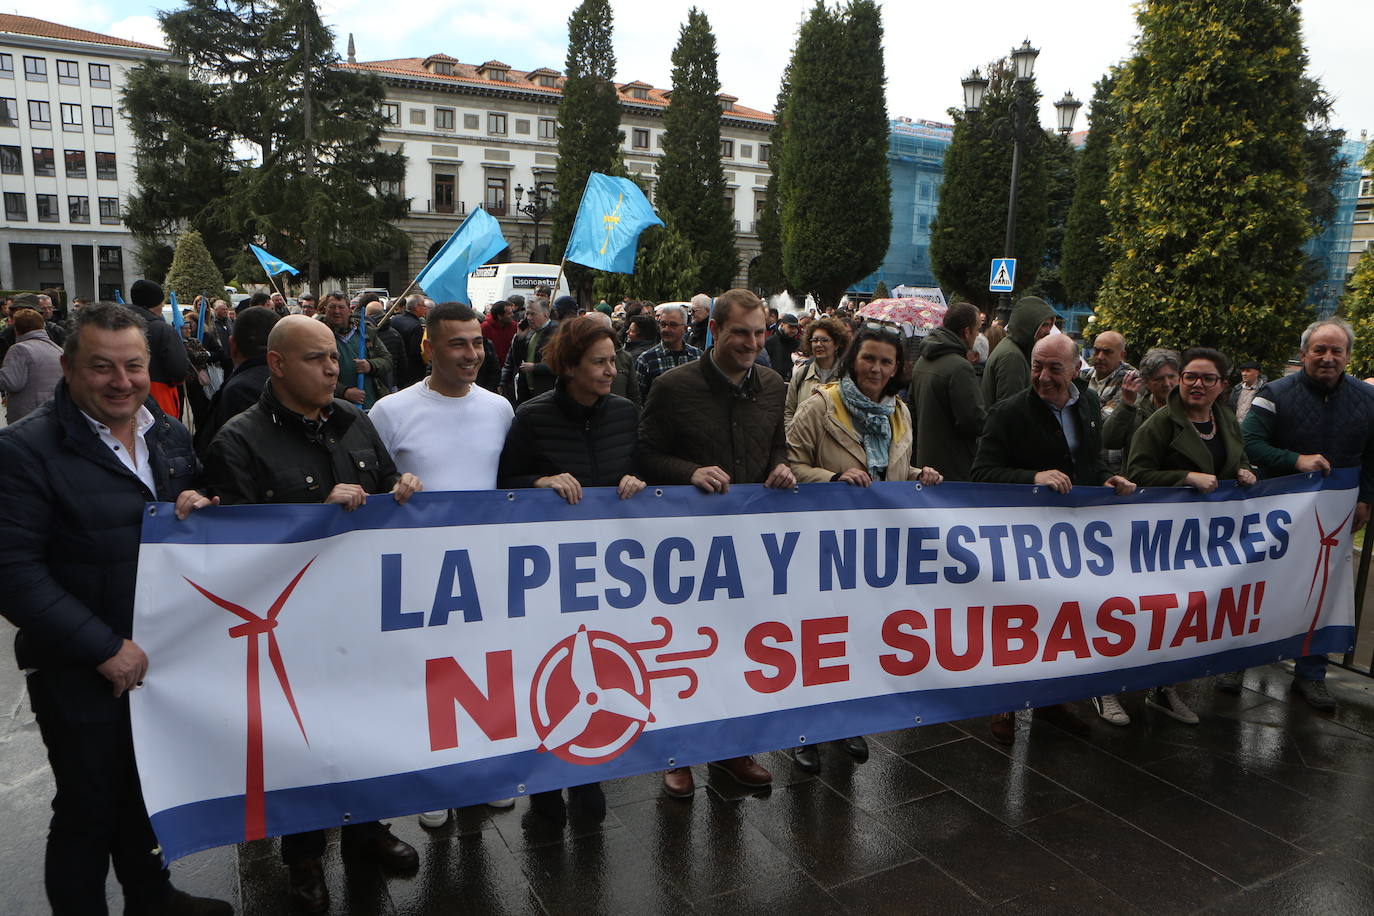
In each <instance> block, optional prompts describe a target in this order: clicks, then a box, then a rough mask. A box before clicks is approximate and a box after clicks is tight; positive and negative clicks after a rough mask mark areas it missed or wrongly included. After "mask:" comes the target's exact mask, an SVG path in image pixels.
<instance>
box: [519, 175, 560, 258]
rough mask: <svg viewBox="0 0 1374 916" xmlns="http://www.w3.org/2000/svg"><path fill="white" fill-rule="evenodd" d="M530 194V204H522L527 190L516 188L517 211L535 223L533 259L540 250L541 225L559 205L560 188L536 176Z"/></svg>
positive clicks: (531, 250) (531, 253)
mask: <svg viewBox="0 0 1374 916" xmlns="http://www.w3.org/2000/svg"><path fill="white" fill-rule="evenodd" d="M529 192H530V202H529V203H527V204H522V203H521V201H522V200H523V199H524V196H525V188H523V187H521V186H520V185H516V186H515V211H516V212H517V213H523V214H525V215H526V216H528V217H529V218H530V219H531V220H532V221H533V222H534V247H533V248H531V249H530V257H531V259H532V258H533V257H534V252H535V251H537V250H538V248H539V224H540V223H541V222H543V221H544V219H545V218H546V217H547V216H548V215H549V212H550V211H551V210H552V209H553V205H554V204H556V203H558V188H556V187H554V184H553V182H551V181H540V180H539V176H537V175H536V176H535V181H534V187H532V188H530V189H529Z"/></svg>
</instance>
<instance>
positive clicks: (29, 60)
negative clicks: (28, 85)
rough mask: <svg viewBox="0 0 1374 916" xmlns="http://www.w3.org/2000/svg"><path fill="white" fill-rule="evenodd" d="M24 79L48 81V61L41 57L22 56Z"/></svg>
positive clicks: (39, 81) (40, 81)
mask: <svg viewBox="0 0 1374 916" xmlns="http://www.w3.org/2000/svg"><path fill="white" fill-rule="evenodd" d="M24 79H26V80H32V81H33V82H35V83H46V82H47V81H48V62H47V61H46V60H44V59H43V58H41V57H26V58H24Z"/></svg>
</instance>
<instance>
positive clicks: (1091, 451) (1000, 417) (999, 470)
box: [973, 334, 1135, 744]
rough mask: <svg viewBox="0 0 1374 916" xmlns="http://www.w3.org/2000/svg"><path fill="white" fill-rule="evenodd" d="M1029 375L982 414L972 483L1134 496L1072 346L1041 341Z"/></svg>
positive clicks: (1000, 722) (1009, 723) (1055, 711)
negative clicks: (1107, 454)
mask: <svg viewBox="0 0 1374 916" xmlns="http://www.w3.org/2000/svg"><path fill="white" fill-rule="evenodd" d="M1030 372H1031V387H1030V388H1028V389H1026V390H1025V391H1023V392H1021V393H1020V394H1014V395H1011V396H1010V397H1008V398H1006V399H1005V400H1002V401H1000V402H998V403H997V404H996V405H995V406H994V407H993V408H992V409H991V410H989V411H988V419H987V424H986V425H985V426H984V427H983V438H982V439H981V440H979V443H978V456H977V457H976V458H974V460H973V479H974V480H976V481H978V482H980V483H1017V484H1034V485H1037V486H1042V487H1048V488H1050V489H1051V490H1053V491H1054V492H1056V493H1067V492H1069V491H1070V490H1072V489H1073V488H1074V487H1075V486H1085V487H1095V486H1102V485H1105V486H1109V487H1112V488H1113V489H1115V490H1116V492H1117V494H1118V495H1120V496H1126V495H1128V494H1130V493H1134V492H1135V484H1133V483H1131V482H1130V481H1129V480H1127V479H1126V478H1125V477H1122V476H1120V475H1115V476H1114V475H1112V473H1111V471H1110V470H1108V468H1107V462H1106V460H1105V459H1104V458H1103V456H1102V410H1101V408H1100V407H1099V406H1098V402H1097V395H1095V394H1093V393H1092V391H1090V390H1089V389H1088V387H1087V383H1086V382H1084V381H1083V380H1082V379H1079V378H1077V375H1078V351H1077V348H1075V347H1074V344H1073V341H1072V340H1071V339H1069V338H1068V337H1067V336H1065V335H1063V334H1056V335H1054V336H1052V337H1046V338H1044V339H1042V340H1041V341H1040V342H1039V343H1037V344H1036V345H1035V348H1034V349H1033V350H1032V352H1031V361H1030ZM1036 713H1037V714H1040V715H1044V716H1046V717H1050V718H1053V719H1054V720H1055V721H1057V722H1058V723H1059V724H1060V725H1062V726H1063V727H1065V728H1067V729H1069V730H1071V731H1075V732H1086V730H1087V726H1086V725H1085V724H1084V723H1083V722H1081V721H1080V720H1078V719H1077V718H1076V717H1074V716H1073V714H1072V713H1071V712H1070V711H1069V710H1068V708H1067V707H1066V706H1064V705H1062V704H1061V705H1060V706H1057V707H1055V706H1051V707H1046V708H1043V709H1038V710H1036ZM991 728H992V736H993V737H994V738H996V739H997V740H998V741H1000V742H1002V743H1003V744H1011V743H1012V742H1014V741H1015V740H1016V722H1015V719H1013V717H1012V713H1009V712H1004V713H1001V714H999V715H997V716H995V717H994V718H993V720H992V725H991Z"/></svg>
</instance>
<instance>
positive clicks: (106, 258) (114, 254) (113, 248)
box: [100, 245, 124, 270]
mask: <svg viewBox="0 0 1374 916" xmlns="http://www.w3.org/2000/svg"><path fill="white" fill-rule="evenodd" d="M123 263H124V252H123V250H122V249H121V248H120V247H119V246H118V245H101V246H100V266H101V267H113V268H115V269H116V270H118V269H119V268H120V266H121V265H123Z"/></svg>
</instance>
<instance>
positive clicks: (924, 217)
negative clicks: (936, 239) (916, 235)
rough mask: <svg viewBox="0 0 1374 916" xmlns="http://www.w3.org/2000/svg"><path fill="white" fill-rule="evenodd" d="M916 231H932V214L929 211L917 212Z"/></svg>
mask: <svg viewBox="0 0 1374 916" xmlns="http://www.w3.org/2000/svg"><path fill="white" fill-rule="evenodd" d="M916 231H917V232H929V231H930V214H929V213H917V214H916Z"/></svg>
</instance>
